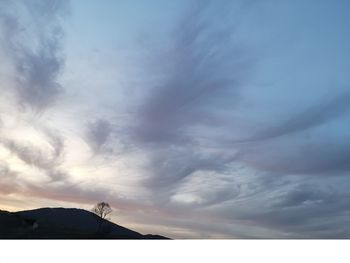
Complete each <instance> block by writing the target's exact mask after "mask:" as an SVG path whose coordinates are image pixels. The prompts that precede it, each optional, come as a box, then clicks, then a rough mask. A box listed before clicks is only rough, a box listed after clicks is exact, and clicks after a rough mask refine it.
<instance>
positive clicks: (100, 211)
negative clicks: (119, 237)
mask: <svg viewBox="0 0 350 263" xmlns="http://www.w3.org/2000/svg"><path fill="white" fill-rule="evenodd" d="M91 211H92V212H93V213H95V214H96V215H98V216H99V224H98V228H97V232H96V235H97V236H98V237H99V236H103V235H104V234H105V233H104V231H103V228H102V224H103V222H104V221H105V219H108V218H106V217H107V215H109V214H110V213H112V208H111V207H110V205H109V204H108V203H106V202H100V203H98V204H96V205H95V206H94V207H93V208H92V210H91Z"/></svg>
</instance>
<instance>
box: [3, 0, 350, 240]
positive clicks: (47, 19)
mask: <svg viewBox="0 0 350 263" xmlns="http://www.w3.org/2000/svg"><path fill="white" fill-rule="evenodd" d="M349 12H350V3H349V1H347V0H343V1H342V0H336V1H329V0H327V1H326V0H324V1H323V0H320V1H302V0H297V1H273V0H267V1H254V0H250V1H247V0H244V1H243V0H242V1H240V0H236V1H225V0H220V1H207V0H205V1H199V0H198V1H195V0H193V1H189V0H177V1H161V0H158V1H157V0H152V1H126V0H118V1H114V0H113V1H112V0H103V1H92V0H91V1H83V0H71V1H69V2H68V1H65V0H45V1H44V0H42V1H40V0H22V1H20V0H19V1H11V0H0V57H1V63H0V80H1V81H0V83H1V84H0V85H1V86H0V91H1V96H0V205H1V207H0V209H5V210H10V211H17V210H22V209H33V208H37V207H46V206H50V207H56V206H64V207H79V208H84V209H90V208H91V207H92V206H93V204H95V203H96V202H98V201H107V202H109V203H110V204H111V206H112V207H113V211H114V212H113V216H112V220H113V221H115V222H117V223H119V224H121V225H124V226H126V227H129V228H132V229H134V230H136V231H140V232H142V233H156V234H163V235H166V236H169V237H173V238H349V237H350V192H349V187H350V177H349V171H350V140H349V138H350V125H349V123H350V86H349V85H350V74H349V70H350V52H349V47H350V27H349V24H350V17H349Z"/></svg>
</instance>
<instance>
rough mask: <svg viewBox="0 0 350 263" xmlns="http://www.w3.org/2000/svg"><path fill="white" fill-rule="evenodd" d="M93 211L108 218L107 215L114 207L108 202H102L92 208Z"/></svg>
mask: <svg viewBox="0 0 350 263" xmlns="http://www.w3.org/2000/svg"><path fill="white" fill-rule="evenodd" d="M92 212H93V213H95V214H96V215H98V216H99V217H101V218H103V219H108V218H106V216H107V215H108V214H110V213H112V208H111V207H110V205H109V204H108V203H106V202H100V203H98V204H96V205H95V206H94V207H93V208H92Z"/></svg>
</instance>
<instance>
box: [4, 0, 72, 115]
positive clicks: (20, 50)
mask: <svg viewBox="0 0 350 263" xmlns="http://www.w3.org/2000/svg"><path fill="white" fill-rule="evenodd" d="M1 7H2V11H1V12H0V23H1V24H0V25H1V28H2V36H1V38H2V42H3V43H4V46H5V48H6V50H7V51H8V53H9V56H10V57H11V58H12V60H13V62H14V65H15V69H16V81H17V93H18V98H19V101H20V103H21V104H22V105H23V106H30V107H31V108H33V109H34V110H42V109H44V108H45V107H47V106H49V105H50V104H51V103H52V102H54V100H55V98H56V97H57V95H58V94H60V93H61V92H62V90H63V89H62V87H61V85H60V84H59V83H58V81H57V78H58V76H59V74H60V72H61V71H62V68H63V65H64V59H63V54H62V37H63V30H62V27H61V25H60V23H61V22H60V19H61V18H62V17H63V16H64V15H65V13H66V11H67V1H65V0H64V1H57V0H49V1H36V0H31V1H17V2H15V3H14V2H10V1H5V2H2V3H1Z"/></svg>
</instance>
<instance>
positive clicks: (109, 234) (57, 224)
mask: <svg viewBox="0 0 350 263" xmlns="http://www.w3.org/2000/svg"><path fill="white" fill-rule="evenodd" d="M0 239H168V238H166V237H163V236H159V235H150V234H147V235H142V234H140V233H138V232H135V231H133V230H130V229H128V228H125V227H122V226H120V225H117V224H115V223H112V222H110V221H108V220H105V219H102V218H100V217H99V216H97V215H96V214H94V213H92V212H89V211H86V210H83V209H76V208H39V209H35V210H28V211H20V212H7V211H1V210H0Z"/></svg>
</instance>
